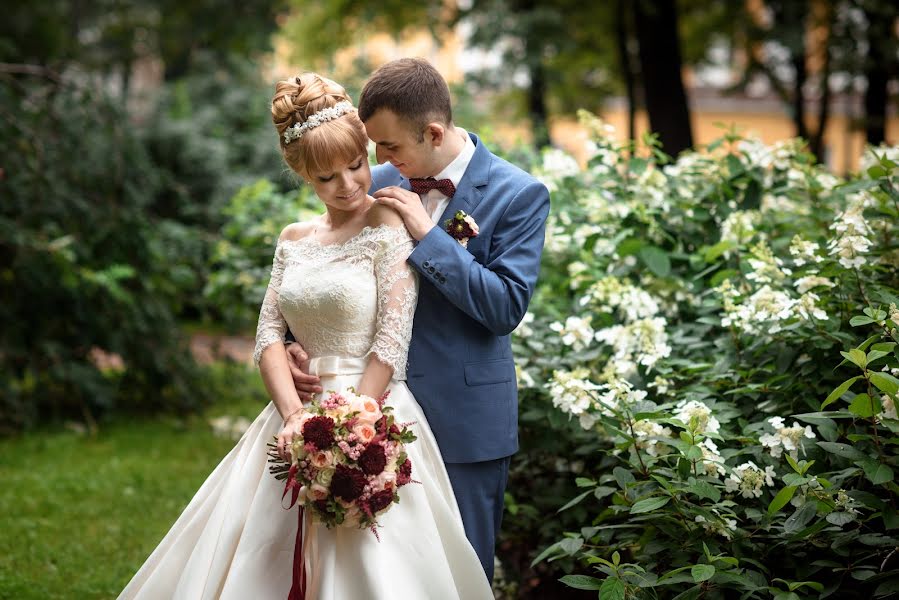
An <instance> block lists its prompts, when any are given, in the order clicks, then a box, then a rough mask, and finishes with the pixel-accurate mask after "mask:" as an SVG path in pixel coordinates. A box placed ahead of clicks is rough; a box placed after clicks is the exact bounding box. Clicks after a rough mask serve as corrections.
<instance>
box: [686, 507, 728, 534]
mask: <svg viewBox="0 0 899 600" xmlns="http://www.w3.org/2000/svg"><path fill="white" fill-rule="evenodd" d="M712 512H714V513H715V514H716V515H718V518H717V519H715V520H713V521H709V520H708V519H706V518H705V517H704V516H702V515H696V519H695V520H696V522H697V523H699V524H700V525H702V528H703V529H705V530H706V531H707V532H708V533H714V534H715V535H720V536H721V537H723V538H725V539H728V540H729V539H731V538H733V534H734V532H735V531H736V530H737V521H736V519H730V518H728V517H722V516H721V515H720V513H719V512H718V511H717V510H715V509H714V508H713V509H712Z"/></svg>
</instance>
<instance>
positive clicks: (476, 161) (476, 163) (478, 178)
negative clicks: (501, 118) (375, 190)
mask: <svg viewBox="0 0 899 600" xmlns="http://www.w3.org/2000/svg"><path fill="white" fill-rule="evenodd" d="M468 135H469V136H470V137H471V141H472V142H474V154H473V155H472V157H471V160H470V161H469V163H468V168H466V169H465V173H464V174H463V175H462V179H461V180H459V185H458V186H457V187H456V193H455V194H453V197H452V199H451V200H450V201H449V204H447V205H446V209H445V210H444V211H443V214H442V215H440V219H438V220H437V226H438V227H441V228H442V227H443V224H444V222H446V220H447V219H450V218H452V216H453V215H454V214H456V212H457V211H460V210H464V211H465V212H466V213H468V214H471V213H472V211H474V209H475V207H477V205H478V204H479V203H480V202H481V197H482V192H481V189H480V188H481V187H483V186H484V185H486V184H487V175H488V173H489V171H490V156H491V155H490V151H489V150H487V148H486V147H485V146H484V144H482V143H481V140H479V139H478V136H476V135H475V134H473V133H469V134H468ZM405 183H406V184H407V185H408V183H409V182H408V180H406V182H405Z"/></svg>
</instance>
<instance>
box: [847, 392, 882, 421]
mask: <svg viewBox="0 0 899 600" xmlns="http://www.w3.org/2000/svg"><path fill="white" fill-rule="evenodd" d="M881 410H882V409H881V406H880V398H877V397H874V398H872V397H871V396H869V395H868V394H856V396H855V398H853V399H852V402H851V403H850V404H849V412H851V413H852V414H854V415H856V416H859V417H861V418H863V419H868V418H870V417H873V416H874V415H876V414H877V413H879V412H880V411H881Z"/></svg>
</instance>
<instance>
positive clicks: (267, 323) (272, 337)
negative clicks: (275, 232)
mask: <svg viewBox="0 0 899 600" xmlns="http://www.w3.org/2000/svg"><path fill="white" fill-rule="evenodd" d="M284 267H285V260H284V247H283V246H282V245H281V244H280V243H279V244H278V246H277V247H276V248H275V258H274V260H273V261H272V276H271V279H269V282H268V287H267V288H266V290H265V298H264V299H263V300H262V308H261V309H260V310H259V323H258V325H256V348H255V350H253V362H254V363H256V366H257V367H258V366H259V360H260V359H261V358H262V352H263V351H264V350H265V349H266V348H268V347H269V346H271V345H272V344H274V343H276V342H283V341H284V334H285V332H286V331H287V321H285V320H284V316H283V315H282V314H281V309H280V308H278V292H279V291H280V289H281V280H282V279H283V277H284Z"/></svg>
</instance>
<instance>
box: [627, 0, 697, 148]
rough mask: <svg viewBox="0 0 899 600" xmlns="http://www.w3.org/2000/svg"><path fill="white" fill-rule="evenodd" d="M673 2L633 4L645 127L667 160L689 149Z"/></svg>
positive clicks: (639, 0)
mask: <svg viewBox="0 0 899 600" xmlns="http://www.w3.org/2000/svg"><path fill="white" fill-rule="evenodd" d="M674 2H675V0H657V1H655V2H649V1H647V0H637V1H635V2H634V4H633V6H634V23H635V26H636V33H637V41H638V42H639V46H640V52H639V55H640V70H641V72H642V76H643V89H644V90H645V95H646V110H647V112H648V113H649V126H650V128H651V129H652V130H653V131H654V132H656V133H658V134H659V138H660V140H661V141H662V147H663V149H664V150H665V152H667V153H668V154H670V155H671V156H677V154H679V153H680V152H681V151H683V150H686V149H687V148H690V147H692V146H693V135H692V133H691V131H690V109H689V107H688V106H687V94H686V92H685V91H684V82H683V78H682V76H681V67H682V64H681V53H680V44H679V38H678V29H677V9H676V7H675V4H674Z"/></svg>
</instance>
